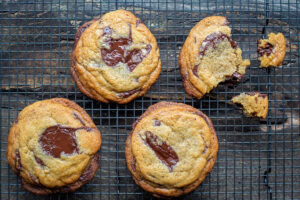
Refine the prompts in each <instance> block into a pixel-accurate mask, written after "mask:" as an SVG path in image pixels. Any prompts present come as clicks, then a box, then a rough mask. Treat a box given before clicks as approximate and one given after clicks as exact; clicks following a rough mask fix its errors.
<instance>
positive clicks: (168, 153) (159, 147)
mask: <svg viewBox="0 0 300 200" xmlns="http://www.w3.org/2000/svg"><path fill="white" fill-rule="evenodd" d="M145 135H146V139H145V140H144V142H145V143H146V144H147V145H148V146H149V147H150V148H151V149H152V150H153V151H154V153H155V155H156V156H157V157H158V158H159V159H160V160H161V161H162V162H163V163H164V164H165V165H167V167H168V168H169V171H170V172H172V171H173V167H174V166H175V165H176V164H177V162H178V161H179V159H178V155H177V154H176V152H175V151H174V149H173V148H172V147H171V146H169V145H167V143H166V142H161V144H160V143H159V142H158V137H157V136H156V135H154V134H153V133H152V132H150V131H146V133H145Z"/></svg>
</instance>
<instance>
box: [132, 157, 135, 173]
mask: <svg viewBox="0 0 300 200" xmlns="http://www.w3.org/2000/svg"><path fill="white" fill-rule="evenodd" d="M135 164H136V160H135V157H133V161H132V163H131V168H132V170H133V171H134V172H136V167H135Z"/></svg>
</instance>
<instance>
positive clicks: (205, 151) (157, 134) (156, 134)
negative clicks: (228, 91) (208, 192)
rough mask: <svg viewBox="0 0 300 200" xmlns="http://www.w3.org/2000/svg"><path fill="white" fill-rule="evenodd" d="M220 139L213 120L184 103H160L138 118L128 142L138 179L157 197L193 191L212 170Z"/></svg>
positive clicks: (129, 162)
mask: <svg viewBox="0 0 300 200" xmlns="http://www.w3.org/2000/svg"><path fill="white" fill-rule="evenodd" d="M217 152H218V140H217V136H216V132H215V130H214V127H213V124H212V122H211V120H210V119H209V118H208V117H207V116H206V115H205V114H203V113H202V112H201V111H199V110H197V109H196V108H193V107H191V106H189V105H185V104H182V103H172V102H160V103H157V104H154V105H152V106H150V107H149V108H148V109H147V111H146V112H145V113H144V114H143V115H142V116H141V117H139V118H138V119H137V121H136V122H135V123H134V125H133V130H132V132H131V134H130V135H129V136H128V138H127V141H126V148H125V154H126V161H127V166H128V169H129V170H130V172H131V173H132V175H133V178H134V180H135V182H136V183H137V184H138V185H139V186H141V187H142V188H143V189H145V190H146V191H148V192H150V193H152V194H153V195H154V196H158V197H176V196H180V195H182V194H186V193H188V192H190V191H192V190H194V189H195V188H196V187H197V186H198V185H199V184H200V183H201V182H202V181H203V180H204V178H205V177H206V176H207V174H208V173H209V172H210V171H211V170H212V168H213V166H214V164H215V162H216V158H217Z"/></svg>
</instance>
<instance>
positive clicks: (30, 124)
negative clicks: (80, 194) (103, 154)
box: [7, 98, 101, 195]
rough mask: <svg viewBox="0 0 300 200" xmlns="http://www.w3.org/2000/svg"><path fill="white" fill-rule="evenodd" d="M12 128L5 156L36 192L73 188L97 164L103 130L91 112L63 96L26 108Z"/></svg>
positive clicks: (86, 176)
mask: <svg viewBox="0 0 300 200" xmlns="http://www.w3.org/2000/svg"><path fill="white" fill-rule="evenodd" d="M17 119H18V120H16V121H15V122H14V124H13V125H12V127H11V128H10V132H9V136H8V146H7V160H8V163H9V165H10V166H11V167H12V169H13V170H14V172H16V173H17V174H18V175H19V177H20V178H21V182H22V184H23V186H24V188H25V189H27V190H28V191H30V192H33V193H35V194H42V195H45V194H52V193H57V192H72V191H74V190H76V189H78V188H79V187H81V186H82V185H84V184H85V183H87V182H88V181H90V180H91V179H92V178H93V176H94V174H95V173H96V171H97V169H98V168H99V156H98V153H97V151H98V150H99V148H100V145H101V135H100V132H99V130H98V129H97V127H96V126H95V124H94V123H93V121H92V119H91V118H90V117H89V115H88V114H87V113H86V112H85V111H84V110H83V108H81V107H80V106H78V105H77V104H76V103H74V102H72V101H69V100H67V99H63V98H54V99H49V100H44V101H38V102H35V103H33V104H31V105H29V106H27V107H26V108H24V109H23V110H22V111H21V112H20V113H19V115H18V118H17Z"/></svg>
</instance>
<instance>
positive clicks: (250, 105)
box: [232, 92, 269, 119]
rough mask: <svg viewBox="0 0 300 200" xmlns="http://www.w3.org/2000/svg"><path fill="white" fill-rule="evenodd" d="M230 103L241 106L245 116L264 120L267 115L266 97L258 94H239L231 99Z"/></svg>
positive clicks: (267, 104) (267, 103)
mask: <svg viewBox="0 0 300 200" xmlns="http://www.w3.org/2000/svg"><path fill="white" fill-rule="evenodd" d="M232 102H233V103H236V104H240V105H242V106H243V110H244V113H245V114H246V115H247V116H253V117H260V118H262V119H265V118H266V117H267V115H268V107H269V102H268V95H267V94H261V93H259V92H248V93H241V94H240V95H238V96H235V97H233V98H232Z"/></svg>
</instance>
